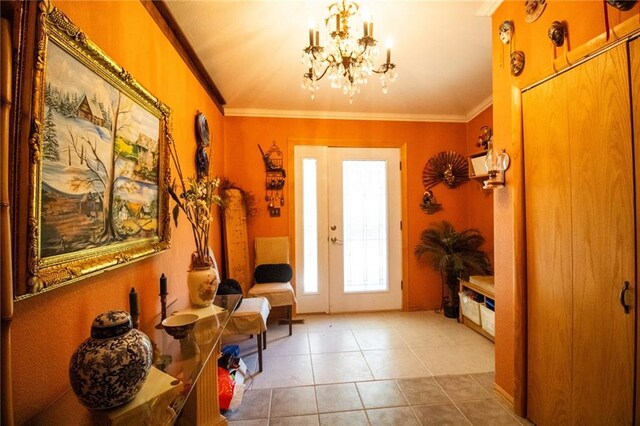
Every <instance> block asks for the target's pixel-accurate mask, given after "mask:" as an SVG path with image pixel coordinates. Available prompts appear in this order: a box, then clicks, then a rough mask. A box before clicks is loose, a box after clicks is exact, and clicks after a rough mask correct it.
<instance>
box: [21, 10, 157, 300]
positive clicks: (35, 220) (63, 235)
mask: <svg viewBox="0 0 640 426" xmlns="http://www.w3.org/2000/svg"><path fill="white" fill-rule="evenodd" d="M38 14H39V16H40V17H41V19H38V22H39V23H40V28H39V30H38V32H37V37H38V48H37V49H38V51H37V52H36V58H37V60H36V63H35V71H34V87H33V93H34V97H33V107H32V114H33V117H32V123H33V125H32V129H33V132H32V134H31V137H30V153H31V155H30V161H31V164H30V166H29V170H30V171H29V175H30V176H29V186H30V198H31V200H30V203H29V206H30V207H29V212H28V214H29V220H28V233H27V234H28V236H29V237H30V241H29V247H28V283H27V291H26V295H29V294H35V293H38V292H41V291H43V290H48V289H51V288H53V287H56V286H59V285H63V284H67V283H70V282H74V281H77V280H79V279H81V278H84V277H87V276H90V275H95V274H97V273H100V272H103V271H104V270H106V269H107V268H112V267H115V266H120V265H124V264H127V263H129V262H132V261H135V260H137V259H141V258H144V257H146V256H149V255H152V254H154V253H157V252H159V251H161V250H164V249H166V248H168V247H169V232H170V231H169V229H170V226H169V214H168V196H167V191H166V188H167V185H168V183H169V162H168V145H167V144H168V141H169V138H170V135H169V126H170V111H169V108H168V107H166V106H165V105H164V104H162V103H161V102H160V101H159V100H158V99H156V98H155V97H154V96H153V95H151V94H150V93H149V92H147V91H146V90H145V89H144V88H143V87H142V86H141V85H140V84H139V83H137V82H136V81H135V79H133V77H131V76H130V75H129V73H128V72H126V71H125V70H124V69H122V68H121V67H119V66H118V65H117V64H116V63H115V62H113V61H112V60H111V59H110V58H109V57H108V56H107V55H106V54H105V53H104V52H103V51H102V50H100V48H98V47H97V46H96V45H95V44H94V43H93V42H91V41H90V40H89V39H88V37H87V36H86V35H85V34H84V33H82V31H81V30H80V29H79V28H77V27H76V26H75V25H74V24H73V23H72V22H70V21H69V19H68V18H67V17H66V16H65V15H64V14H63V13H62V12H61V11H60V10H58V9H56V8H55V7H53V6H52V5H51V4H50V3H49V2H40V3H39V8H38Z"/></svg>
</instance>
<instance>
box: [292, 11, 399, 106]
mask: <svg viewBox="0 0 640 426" xmlns="http://www.w3.org/2000/svg"><path fill="white" fill-rule="evenodd" d="M328 11H329V14H328V16H327V17H326V18H325V19H324V22H325V24H326V33H327V43H326V45H324V46H322V45H321V44H320V32H319V30H317V29H316V28H315V27H314V26H313V25H312V27H311V28H309V46H307V47H306V48H304V49H303V52H302V64H303V65H304V66H305V69H307V70H308V72H305V73H304V75H303V80H304V82H303V88H305V89H308V90H309V91H310V92H311V99H314V96H315V91H316V90H317V88H318V87H319V86H318V83H317V82H318V80H321V79H322V78H323V77H325V76H328V79H329V81H330V84H331V87H332V88H334V89H340V88H342V92H343V93H344V94H345V95H349V102H350V103H353V97H354V96H355V95H357V94H358V93H360V87H361V86H362V85H365V84H367V83H368V81H369V76H371V75H372V74H374V73H375V74H379V75H380V85H381V88H382V92H383V93H387V91H388V86H389V83H392V82H394V81H395V79H396V78H397V73H396V70H395V68H396V65H395V64H394V63H392V62H391V46H390V45H387V50H386V62H385V63H383V64H381V65H379V66H377V67H376V66H375V65H374V64H375V63H376V59H377V57H378V53H379V52H378V41H377V40H376V39H375V38H374V37H373V28H374V26H373V22H372V20H371V18H368V17H366V18H364V19H363V18H362V16H361V14H360V5H359V4H358V3H356V2H353V1H348V0H337V1H336V2H335V3H332V4H331V5H330V6H329V7H328Z"/></svg>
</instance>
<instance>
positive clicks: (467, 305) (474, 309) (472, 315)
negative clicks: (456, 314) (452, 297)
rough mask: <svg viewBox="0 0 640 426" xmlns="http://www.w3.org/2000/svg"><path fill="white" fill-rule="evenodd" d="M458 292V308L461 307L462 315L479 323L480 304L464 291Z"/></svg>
mask: <svg viewBox="0 0 640 426" xmlns="http://www.w3.org/2000/svg"><path fill="white" fill-rule="evenodd" d="M458 294H459V296H460V308H461V309H462V315H464V316H465V317H467V318H469V319H470V320H471V321H473V322H475V323H476V324H478V325H480V304H479V303H478V302H476V301H475V300H473V299H472V298H471V297H469V296H468V295H467V294H465V293H458Z"/></svg>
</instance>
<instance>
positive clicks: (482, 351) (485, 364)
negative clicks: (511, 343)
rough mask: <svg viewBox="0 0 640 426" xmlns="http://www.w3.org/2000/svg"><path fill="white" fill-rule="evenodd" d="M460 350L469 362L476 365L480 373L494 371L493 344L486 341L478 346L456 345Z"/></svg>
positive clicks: (494, 352)
mask: <svg viewBox="0 0 640 426" xmlns="http://www.w3.org/2000/svg"><path fill="white" fill-rule="evenodd" d="M458 346H459V347H460V348H461V349H462V350H463V353H464V354H465V356H466V357H467V358H468V359H470V360H471V362H473V363H474V364H476V365H477V366H478V367H479V368H481V369H482V371H487V372H489V371H495V369H496V360H495V354H496V351H495V346H494V344H493V343H492V342H491V341H489V340H486V342H482V343H479V344H472V345H458Z"/></svg>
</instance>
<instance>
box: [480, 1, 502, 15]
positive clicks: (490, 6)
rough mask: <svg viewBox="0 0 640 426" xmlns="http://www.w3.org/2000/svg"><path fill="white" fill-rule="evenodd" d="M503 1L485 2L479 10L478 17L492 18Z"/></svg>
mask: <svg viewBox="0 0 640 426" xmlns="http://www.w3.org/2000/svg"><path fill="white" fill-rule="evenodd" d="M502 1H503V0H484V1H483V2H482V4H481V5H480V7H479V8H478V10H477V11H476V16H489V17H490V16H491V15H493V13H494V12H495V11H496V9H498V7H499V6H500V5H501V4H502Z"/></svg>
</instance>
